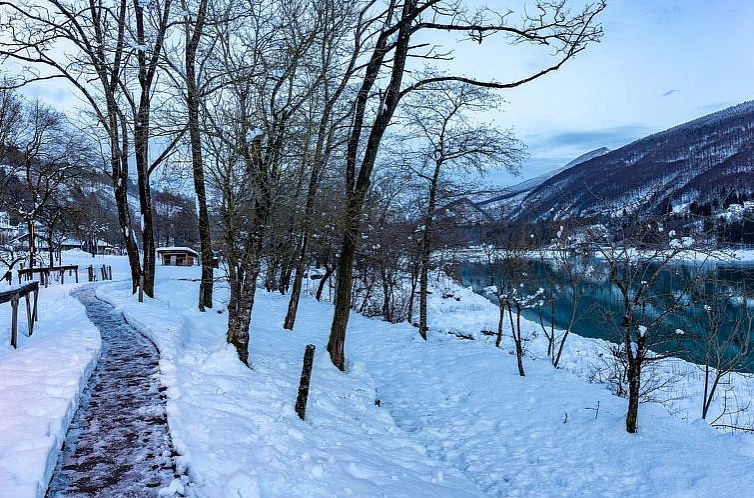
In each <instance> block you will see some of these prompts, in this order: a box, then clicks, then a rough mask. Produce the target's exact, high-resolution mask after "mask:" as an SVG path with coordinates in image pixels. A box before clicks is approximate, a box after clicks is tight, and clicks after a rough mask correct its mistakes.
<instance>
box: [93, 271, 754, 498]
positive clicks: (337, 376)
mask: <svg viewBox="0 0 754 498" xmlns="http://www.w3.org/2000/svg"><path fill="white" fill-rule="evenodd" d="M192 271H193V272H195V271H196V269H176V268H161V277H160V278H159V279H158V287H157V292H158V298H157V299H156V300H154V301H152V300H149V301H148V302H147V303H144V304H139V303H137V302H136V301H135V299H134V298H133V297H132V296H131V295H130V290H129V289H128V286H127V285H124V284H109V285H105V286H102V287H101V288H100V290H99V296H100V297H101V298H103V299H105V300H107V301H108V302H110V303H111V304H114V305H116V306H118V307H119V309H120V310H121V311H123V313H124V315H125V316H126V318H127V319H128V320H129V322H130V323H131V324H132V325H134V326H135V327H137V328H138V329H140V330H142V331H143V332H144V333H145V334H147V335H148V336H149V337H151V338H152V339H153V340H154V341H155V342H156V343H157V345H158V347H159V348H160V350H161V353H162V355H163V356H162V360H161V369H162V373H163V377H164V382H165V384H166V385H167V386H168V390H167V394H168V419H169V424H170V427H171V431H172V433H173V437H174V441H175V444H176V447H177V449H178V451H179V453H181V457H180V462H181V465H183V466H185V467H186V468H187V469H188V472H189V475H190V476H191V478H192V479H193V483H192V487H191V489H192V492H193V493H195V494H196V496H231V495H232V496H242V497H256V496H281V497H283V496H368V497H371V496H390V497H392V496H417V495H422V494H424V495H431V496H440V497H442V496H543V497H544V496H555V495H558V496H625V495H626V494H631V495H632V496H709V495H711V494H715V495H717V496H739V495H740V493H741V490H742V489H748V488H749V487H751V486H754V472H752V471H754V461H750V456H749V455H754V439H752V438H751V437H750V436H749V435H747V434H742V433H734V434H731V433H728V434H724V433H721V432H719V431H716V430H714V429H712V428H711V427H710V426H709V424H708V423H706V422H702V421H700V420H699V419H698V412H699V407H698V406H697V405H698V402H699V400H698V399H697V398H698V392H699V389H700V388H701V385H702V384H701V382H700V379H699V374H700V371H699V370H698V368H697V367H696V366H693V365H691V364H688V363H687V362H684V361H682V360H668V361H667V362H663V363H661V364H660V365H662V367H661V369H660V370H659V371H658V372H657V373H656V374H657V375H658V376H660V378H666V379H670V378H672V379H675V380H677V381H676V382H670V383H668V386H667V389H668V391H667V394H668V395H667V396H666V398H667V399H665V400H664V401H665V402H664V403H663V404H657V403H646V404H644V405H642V407H641V415H640V424H639V425H640V430H639V434H638V435H628V434H626V433H625V429H624V424H623V418H624V416H625V403H626V401H625V399H623V398H619V397H616V396H614V395H613V394H612V393H611V392H610V390H609V386H608V385H607V384H604V383H600V382H598V380H597V379H596V378H595V368H596V367H598V365H596V363H597V362H598V361H599V358H601V356H600V355H604V353H605V351H606V350H607V348H608V347H609V344H608V343H606V342H605V341H600V340H594V339H588V338H581V337H578V336H575V335H574V336H572V337H571V338H570V339H569V342H568V343H567V346H566V353H565V355H564V358H563V362H562V368H561V369H557V370H556V369H553V368H552V366H551V365H550V364H549V362H548V361H547V359H546V357H545V354H544V341H543V339H542V337H541V334H538V335H537V336H536V337H535V333H536V332H537V328H538V327H539V325H538V324H535V323H533V322H528V321H527V322H525V325H524V326H525V328H526V331H527V333H528V334H529V336H530V340H529V341H527V349H528V352H527V356H526V359H525V366H526V369H527V376H526V377H525V378H520V377H518V375H517V374H516V371H515V366H514V365H515V357H514V356H513V355H512V354H511V353H512V350H511V348H510V344H509V342H510V335H509V332H508V330H507V327H506V338H505V339H504V343H503V345H504V347H503V348H502V350H500V349H497V348H495V347H494V344H492V341H491V339H490V338H489V337H487V336H486V335H484V334H482V333H481V330H482V329H490V328H491V327H492V325H493V324H495V323H496V320H497V309H496V307H495V306H494V305H492V304H491V303H490V302H489V301H487V300H486V299H485V298H483V297H482V296H478V295H476V294H474V293H473V292H472V291H471V290H469V289H464V288H463V287H461V286H459V285H458V284H457V283H455V282H453V281H452V280H451V279H449V278H444V277H441V278H439V279H438V278H435V279H433V294H432V297H431V298H430V339H429V341H428V342H426V343H425V342H424V341H421V340H420V339H419V338H418V336H417V334H416V329H415V328H414V327H411V326H410V325H408V324H389V323H387V322H384V321H382V320H380V319H377V318H372V319H369V318H365V317H362V316H359V315H357V314H353V315H352V318H351V322H350V325H349V335H348V340H347V347H346V352H347V357H348V358H349V364H348V372H346V373H345V374H343V373H341V372H339V371H337V370H336V369H334V367H332V365H331V364H330V363H329V360H328V358H327V356H326V353H325V344H326V341H327V332H328V326H329V319H330V318H331V307H330V305H329V304H327V303H318V302H316V301H315V300H313V299H311V298H310V297H306V298H304V299H302V302H301V309H300V315H299V320H298V325H297V328H296V330H295V331H294V332H288V331H285V330H283V329H282V326H281V325H282V319H283V316H284V313H285V308H286V305H287V296H280V295H279V294H274V293H266V292H263V291H262V290H260V291H259V293H258V297H257V304H256V306H255V314H254V320H253V322H252V339H251V341H252V342H251V347H250V350H251V353H252V362H253V366H254V369H253V370H247V369H245V368H244V367H243V366H242V365H240V363H238V362H237V361H236V360H235V352H234V351H233V350H232V348H231V347H230V346H227V345H226V344H225V343H224V330H225V316H224V314H218V313H217V312H218V311H222V310H223V306H222V302H223V300H224V299H225V297H224V294H223V293H224V290H223V289H222V288H220V289H218V294H217V298H218V306H216V308H215V309H214V310H213V312H210V313H206V314H201V313H199V312H198V311H196V310H195V309H194V308H195V303H194V300H195V295H196V289H195V285H196V283H195V282H186V281H185V277H179V275H180V274H181V272H183V274H184V275H185V274H186V273H187V272H192ZM177 278H183V280H180V281H179V280H177ZM171 279H173V280H171ZM443 295H445V296H452V297H447V298H443V297H442V296H443ZM450 332H460V333H461V334H460V335H471V336H472V337H474V339H475V340H473V341H469V340H462V339H459V338H458V336H457V335H453V334H451V333H450ZM307 343H314V344H316V345H317V348H318V350H317V357H316V361H315V367H314V377H313V380H312V392H311V395H310V407H309V412H308V416H307V421H306V422H305V423H303V422H300V421H299V420H298V419H297V418H296V416H295V413H294V412H293V402H294V400H295V389H296V383H297V380H298V374H299V371H300V365H301V355H302V354H303V349H304V346H305V344H307ZM663 376H664V377H663ZM734 377H735V376H734ZM732 382H733V383H734V384H740V385H736V387H735V389H736V390H737V395H738V396H739V397H740V398H741V399H745V398H746V397H747V396H748V397H750V398H752V399H754V395H753V394H752V389H751V383H750V382H749V380H748V379H747V378H745V377H743V376H741V378H740V379H739V378H735V379H734V380H733V381H732ZM377 399H378V400H379V401H380V403H379V404H380V406H377V405H376V404H375V401H376V400H377ZM671 448H672V450H671ZM676 454H683V455H690V456H692V457H691V458H690V459H689V460H679V459H678V458H676ZM590 455H591V456H590ZM228 461H232V462H233V463H232V465H229V464H228ZM409 462H411V463H409ZM731 462H735V467H736V470H735V471H734V474H735V479H739V480H740V483H739V484H738V485H737V486H734V487H730V486H729V485H728V484H727V482H728V479H730V478H731V474H730V469H729V468H728V467H729V465H731ZM750 474H751V477H750ZM688 475H695V476H697V478H696V481H695V482H694V483H693V484H690V483H689V480H688ZM617 482H620V483H621V485H620V486H616V483H617Z"/></svg>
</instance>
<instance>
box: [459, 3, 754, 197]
mask: <svg viewBox="0 0 754 498" xmlns="http://www.w3.org/2000/svg"><path fill="white" fill-rule="evenodd" d="M496 3H497V2H495V1H492V2H489V4H490V5H494V4H496ZM752 20H754V1H752V0H608V8H607V10H606V11H605V12H604V13H603V15H602V24H603V26H604V30H605V35H604V38H603V40H602V42H601V43H600V44H597V45H593V46H592V47H590V49H588V50H587V51H586V52H584V53H582V54H580V55H579V56H578V57H577V58H576V59H575V60H573V61H571V62H570V63H569V64H568V65H566V66H565V67H563V68H562V69H561V70H560V71H558V72H556V73H552V74H550V75H547V76H545V77H544V78H543V79H541V80H537V81H535V82H533V83H531V84H529V85H528V86H525V87H521V88H518V89H515V90H511V91H508V92H506V93H504V97H505V98H506V100H507V104H506V105H505V107H504V112H503V113H501V114H499V115H497V116H494V118H495V120H496V122H497V123H498V124H499V125H500V126H504V127H513V128H514V129H515V131H516V133H517V135H518V136H519V138H521V139H523V140H524V141H525V142H526V143H527V145H528V148H529V153H530V158H529V160H528V161H527V163H526V164H525V166H524V169H523V172H522V176H521V177H520V178H513V177H511V176H510V175H508V174H506V173H504V172H496V173H493V174H492V175H491V178H492V179H493V180H494V181H496V182H498V183H501V184H508V183H516V182H518V181H521V180H523V179H525V178H529V177H533V176H537V175H539V174H541V173H543V172H546V171H547V170H549V169H553V168H556V167H558V166H561V165H563V164H565V163H567V162H568V161H570V160H571V159H573V158H575V157H577V156H579V155H581V154H583V153H584V152H588V151H590V150H593V149H596V148H599V147H602V146H606V147H609V148H611V149H614V148H618V147H620V146H622V145H625V144H627V143H629V142H631V141H633V140H635V139H638V138H641V137H643V136H645V135H647V134H650V133H653V132H656V131H660V130H663V129H666V128H669V127H671V126H674V125H676V124H680V123H683V122H685V121H688V120H691V119H694V118H696V117H699V116H702V115H704V114H708V113H710V112H714V111H717V110H720V109H723V108H725V107H729V106H731V105H735V104H737V103H740V102H743V101H746V100H752V99H754V57H753V56H752V52H751V50H752V47H754V24H753V23H752ZM489 45H490V46H488V47H486V52H485V56H484V57H483V59H484V60H485V61H486V62H485V64H484V66H483V67H482V72H485V73H487V74H489V75H490V76H495V77H498V78H500V79H508V78H506V76H507V75H508V74H513V73H516V71H518V73H516V74H520V73H521V72H524V71H526V70H527V69H529V70H530V68H532V67H536V66H537V65H538V64H541V63H542V62H543V61H544V60H545V59H544V58H543V57H542V56H541V54H534V53H533V52H532V53H528V52H527V53H525V54H523V55H522V54H519V53H518V52H524V51H522V50H521V49H520V48H518V47H517V48H515V49H513V50H511V49H510V48H508V47H504V46H503V43H502V42H499V43H497V46H495V45H496V42H493V43H490V44H489ZM470 55H471V54H469V57H467V58H465V60H463V61H459V62H461V64H462V66H461V67H463V69H464V70H465V71H466V72H472V71H473V72H477V71H479V70H480V69H479V66H477V67H475V64H474V59H475V58H476V57H479V56H478V55H475V56H474V57H470Z"/></svg>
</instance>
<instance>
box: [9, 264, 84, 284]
mask: <svg viewBox="0 0 754 498" xmlns="http://www.w3.org/2000/svg"><path fill="white" fill-rule="evenodd" d="M66 272H68V275H69V276H72V275H73V274H74V272H75V274H76V283H78V281H79V267H78V265H67V266H40V267H37V268H22V269H20V270H18V283H19V284H20V283H21V280H22V279H23V280H27V281H28V280H31V279H32V278H33V277H34V274H38V275H39V281H40V283H41V284H42V285H44V286H45V287H47V285H48V284H49V282H50V275H51V274H55V275H57V277H58V280H59V281H60V283H61V284H64V283H65V273H66Z"/></svg>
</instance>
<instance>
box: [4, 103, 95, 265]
mask: <svg viewBox="0 0 754 498" xmlns="http://www.w3.org/2000/svg"><path fill="white" fill-rule="evenodd" d="M21 116H22V117H21V122H20V126H19V128H18V132H17V134H16V136H15V140H14V143H13V144H12V147H13V149H14V150H15V153H14V155H13V159H12V160H11V161H10V163H9V167H10V171H9V174H8V175H6V176H5V178H4V180H3V182H2V184H0V187H2V188H3V190H4V191H5V195H4V196H3V197H2V199H0V202H2V203H3V204H4V208H5V209H6V210H7V211H9V212H11V213H13V214H14V215H15V217H16V218H18V219H20V220H22V221H23V223H24V224H25V225H26V229H27V237H28V241H27V242H28V248H29V266H30V267H31V266H34V264H35V263H36V257H37V254H36V252H37V246H38V244H37V240H36V237H37V236H36V228H37V226H38V222H39V220H40V218H41V217H42V215H43V214H44V213H45V211H46V210H52V209H53V207H54V206H55V205H56V203H58V202H60V201H62V200H63V199H64V198H65V194H66V193H65V192H64V191H63V190H64V188H66V187H68V186H70V182H71V181H72V180H73V179H74V178H75V177H76V176H77V175H78V174H79V172H80V171H81V169H82V167H84V165H85V164H86V162H87V159H88V158H87V156H86V154H85V152H84V151H86V150H87V147H86V144H85V142H83V141H82V139H81V138H80V136H79V135H78V134H76V133H74V131H73V130H71V128H70V127H69V126H67V123H66V119H65V116H63V115H62V114H60V113H58V112H56V111H54V110H52V109H51V108H49V107H46V106H44V105H42V104H40V103H39V101H32V102H30V103H28V104H27V105H25V106H24V107H23V110H22V113H21ZM48 240H49V239H48ZM50 259H51V260H52V256H51V257H50Z"/></svg>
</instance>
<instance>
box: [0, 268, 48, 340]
mask: <svg viewBox="0 0 754 498" xmlns="http://www.w3.org/2000/svg"><path fill="white" fill-rule="evenodd" d="M30 294H34V307H33V309H32V305H31V300H30V297H29V295H30ZM21 298H24V299H25V300H26V323H27V327H28V329H29V337H31V334H32V333H33V332H34V322H36V321H39V315H38V312H37V301H38V298H39V282H37V281H34V282H30V283H28V284H24V285H22V286H21V287H18V288H15V289H10V290H6V291H0V304H3V303H10V306H11V310H12V311H11V326H10V345H11V346H13V347H14V348H16V347H18V304H19V302H20V301H21Z"/></svg>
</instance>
